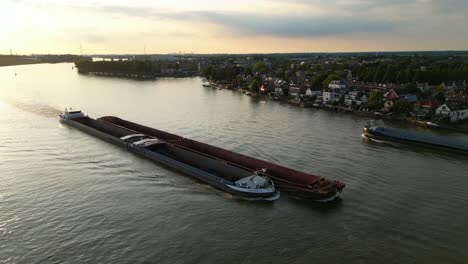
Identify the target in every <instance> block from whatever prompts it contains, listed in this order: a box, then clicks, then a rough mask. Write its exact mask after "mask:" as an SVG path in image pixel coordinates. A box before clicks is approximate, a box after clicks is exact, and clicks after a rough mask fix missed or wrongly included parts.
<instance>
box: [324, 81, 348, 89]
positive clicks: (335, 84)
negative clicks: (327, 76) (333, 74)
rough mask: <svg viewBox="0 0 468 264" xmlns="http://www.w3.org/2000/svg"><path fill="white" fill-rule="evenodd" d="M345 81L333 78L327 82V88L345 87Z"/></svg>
mask: <svg viewBox="0 0 468 264" xmlns="http://www.w3.org/2000/svg"><path fill="white" fill-rule="evenodd" d="M346 87H347V85H346V82H344V81H340V80H333V81H331V82H330V84H328V88H329V89H346Z"/></svg>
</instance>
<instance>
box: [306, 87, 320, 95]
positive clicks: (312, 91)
mask: <svg viewBox="0 0 468 264" xmlns="http://www.w3.org/2000/svg"><path fill="white" fill-rule="evenodd" d="M318 95H322V91H321V90H317V89H314V90H312V89H310V87H309V88H307V90H306V96H310V97H312V96H318Z"/></svg>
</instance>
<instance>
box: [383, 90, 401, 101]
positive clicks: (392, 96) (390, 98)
mask: <svg viewBox="0 0 468 264" xmlns="http://www.w3.org/2000/svg"><path fill="white" fill-rule="evenodd" d="M384 97H385V99H386V100H387V101H393V100H395V99H398V94H397V93H396V92H395V90H393V89H390V91H388V92H386V93H385V94H384Z"/></svg>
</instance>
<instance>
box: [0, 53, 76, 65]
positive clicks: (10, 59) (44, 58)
mask: <svg viewBox="0 0 468 264" xmlns="http://www.w3.org/2000/svg"><path fill="white" fill-rule="evenodd" d="M79 58H80V56H77V55H35V56H23V55H0V67H2V66H14V65H26V64H38V63H60V62H74V61H76V60H78V59H79Z"/></svg>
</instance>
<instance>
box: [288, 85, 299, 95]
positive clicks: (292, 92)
mask: <svg viewBox="0 0 468 264" xmlns="http://www.w3.org/2000/svg"><path fill="white" fill-rule="evenodd" d="M300 93H301V87H299V86H290V87H289V96H299V94H300Z"/></svg>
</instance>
